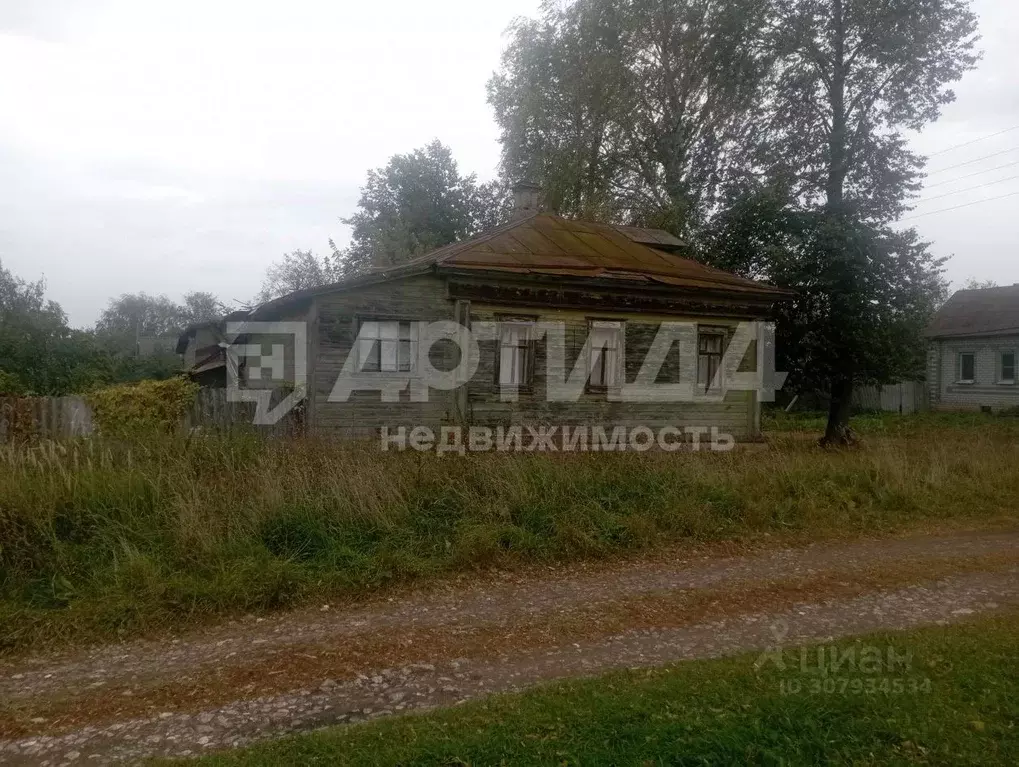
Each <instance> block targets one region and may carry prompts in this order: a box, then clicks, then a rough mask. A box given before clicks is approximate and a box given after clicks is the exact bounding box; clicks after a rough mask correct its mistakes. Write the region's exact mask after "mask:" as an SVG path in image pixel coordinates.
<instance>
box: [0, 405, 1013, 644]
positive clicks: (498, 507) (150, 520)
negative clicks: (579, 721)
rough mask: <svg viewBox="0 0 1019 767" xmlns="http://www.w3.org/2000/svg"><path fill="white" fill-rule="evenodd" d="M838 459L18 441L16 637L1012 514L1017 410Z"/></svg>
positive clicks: (12, 542)
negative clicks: (667, 546) (565, 565)
mask: <svg viewBox="0 0 1019 767" xmlns="http://www.w3.org/2000/svg"><path fill="white" fill-rule="evenodd" d="M909 428H910V429H911V430H906V428H905V427H903V429H900V430H898V431H896V432H894V433H890V434H888V435H885V436H881V437H879V438H875V439H873V440H871V441H869V442H868V444H867V446H866V448H865V449H862V450H854V451H846V452H824V451H821V450H818V449H817V448H815V447H814V446H813V444H812V443H811V442H810V441H808V440H804V439H802V438H801V437H800V436H799V435H777V436H776V437H775V438H774V439H773V440H772V443H771V445H770V446H768V447H767V448H763V449H759V450H757V449H755V450H748V451H746V452H743V451H736V452H733V453H727V454H710V453H698V454H690V453H686V454H665V453H622V454H620V453H610V454H604V453H601V454H570V455H562V454H558V455H550V454H524V455H520V454H515V455H508V454H494V455H490V454H485V455H469V456H466V457H462V458H461V457H456V456H447V457H443V458H437V457H435V456H428V455H420V454H416V453H380V452H379V451H378V450H377V449H376V447H375V446H374V445H372V446H370V447H366V448H358V447H352V446H349V445H348V446H343V445H336V444H329V443H316V442H313V441H299V442H276V443H269V444H266V443H262V442H259V441H257V440H255V439H253V438H252V439H246V438H240V437H235V438H232V439H226V438H215V437H206V438H202V439H198V440H192V441H190V442H185V441H181V440H173V439H162V440H160V439H156V440H153V441H151V442H149V443H146V444H144V445H135V446H133V447H130V448H129V447H125V446H123V445H115V444H103V443H101V442H91V443H83V444H68V445H52V444H50V445H44V446H39V447H35V448H20V449H15V448H0V651H2V650H4V649H7V650H10V649H16V648H19V647H25V646H29V645H34V644H37V643H39V642H44V641H52V640H71V639H73V640H78V641H81V640H94V639H104V638H107V637H111V636H114V637H116V636H128V635H132V634H138V633H143V632H152V631H160V630H163V629H166V628H170V627H172V628H179V627H181V626H184V625H187V624H188V623H194V622H198V621H202V620H207V619H209V618H212V617H216V616H223V615H230V614H238V613H244V612H253V611H264V610H272V609H279V608H284V607H289V606H293V605H297V604H300V603H302V602H304V601H306V600H310V599H319V598H322V597H325V596H337V595H339V596H342V595H344V594H360V593H364V592H365V591H367V590H370V589H375V588H379V587H382V586H386V585H388V584H392V583H396V582H403V581H408V580H410V579H414V578H421V577H427V576H432V575H436V574H441V573H447V572H454V571H465V570H471V569H476V568H483V567H488V566H500V567H506V566H514V565H518V564H526V563H531V562H536V561H553V560H555V561H567V560H571V559H578V558H590V557H604V556H611V555H613V554H616V553H618V552H624V551H628V550H636V549H641V548H646V547H651V546H656V545H661V544H663V543H668V542H675V541H684V540H692V541H698V542H701V541H717V540H739V539H743V540H750V539H757V538H759V537H760V536H761V535H762V534H768V535H770V536H773V537H774V538H788V537H798V538H803V537H815V538H822V537H830V536H845V535H849V536H851V535H856V534H860V533H867V534H876V533H882V532H887V531H892V530H898V529H902V528H904V527H909V526H912V525H918V524H926V523H928V522H942V521H945V520H952V521H953V522H954V521H959V520H961V521H964V522H967V523H969V522H975V523H978V522H979V521H980V520H986V519H990V518H994V517H1000V516H1002V515H1006V516H1007V515H1013V516H1014V515H1015V514H1016V510H1015V503H1014V499H1015V497H1016V495H1017V494H1019V474H1017V473H1016V472H1015V471H1014V466H1015V464H1016V460H1017V458H1019V445H1017V440H1016V435H1017V434H1019V430H1017V428H1016V425H1015V424H1013V423H1012V422H1005V421H1004V420H1003V421H1001V422H1000V423H999V422H996V423H995V424H993V425H991V426H980V427H978V428H973V427H961V426H960V427H948V426H944V425H940V424H936V425H931V424H930V423H927V422H919V423H918V424H917V425H916V426H913V427H909Z"/></svg>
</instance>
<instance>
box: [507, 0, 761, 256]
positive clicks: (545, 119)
mask: <svg viewBox="0 0 1019 767" xmlns="http://www.w3.org/2000/svg"><path fill="white" fill-rule="evenodd" d="M770 11H771V3H769V2H767V1H766V0H729V2H716V1H715V0H675V1H673V2H662V1H661V0H632V2H626V3H619V2H616V0H575V2H572V3H568V4H565V5H563V4H559V3H551V2H549V3H546V4H545V5H543V6H542V13H541V17H540V18H539V19H535V20H523V21H520V22H518V23H517V24H516V25H514V27H513V28H512V30H511V42H510V45H509V47H508V48H507V49H506V51H505V53H504V55H503V60H502V67H501V69H500V71H499V72H498V73H497V74H496V75H495V76H494V77H493V78H492V80H491V81H490V82H489V86H488V88H489V102H490V103H491V104H492V106H493V108H494V110H495V117H496V122H497V123H498V124H499V127H500V129H501V141H502V148H503V157H502V164H503V173H504V175H505V176H506V177H507V178H510V179H514V180H516V179H522V178H528V179H532V180H536V181H539V182H540V183H541V184H542V185H543V187H544V189H545V194H546V199H547V202H548V204H549V205H550V206H551V207H552V208H553V209H556V210H558V211H560V212H562V213H564V214H566V215H574V216H578V217H582V218H597V219H605V220H619V221H626V222H634V223H644V224H647V225H653V226H660V227H664V228H666V229H669V230H670V231H672V232H673V233H675V234H678V235H681V236H689V235H690V234H691V232H693V231H696V229H697V228H698V227H699V226H701V225H702V224H703V223H704V222H705V221H706V220H707V219H708V218H709V217H710V214H711V212H712V211H713V210H714V209H715V207H716V206H717V204H718V202H719V199H720V196H721V194H722V192H723V190H724V189H725V188H726V187H727V186H728V185H731V184H733V183H734V182H735V180H737V179H738V178H740V177H741V176H742V174H743V171H744V168H745V167H746V166H747V165H748V163H749V161H750V158H751V157H752V154H753V151H754V149H755V147H756V146H757V140H758V137H759V134H760V133H761V132H762V130H763V128H764V124H765V121H763V120H762V119H761V114H762V113H763V111H764V104H765V98H766V96H767V89H766V87H765V85H766V82H765V81H766V78H768V77H769V74H770V72H771V69H772V66H773V64H772V62H773V57H774V52H773V51H772V50H770V49H769V48H768V46H767V45H765V35H766V31H767V25H768V23H769V19H770Z"/></svg>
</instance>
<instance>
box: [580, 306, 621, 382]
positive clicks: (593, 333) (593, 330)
mask: <svg viewBox="0 0 1019 767" xmlns="http://www.w3.org/2000/svg"><path fill="white" fill-rule="evenodd" d="M623 328H624V324H623V322H622V321H621V320H588V323H587V337H588V355H587V388H588V391H596V392H602V391H608V390H610V389H616V388H619V387H620V386H621V385H622V383H623V359H624V356H625V350H624V348H623V345H624V342H625V337H626V336H625V333H624V332H623ZM600 338H604V339H606V340H607V341H609V342H611V341H612V340H614V341H615V343H614V344H612V343H608V344H605V343H602V341H601V340H599V339H600ZM596 372H597V374H598V379H600V380H598V381H596V380H595V373H596Z"/></svg>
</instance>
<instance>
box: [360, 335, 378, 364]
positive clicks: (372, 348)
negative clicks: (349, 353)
mask: <svg viewBox="0 0 1019 767" xmlns="http://www.w3.org/2000/svg"><path fill="white" fill-rule="evenodd" d="M357 353H358V359H359V360H361V370H378V369H379V342H378V341H373V340H372V339H370V338H367V339H361V340H360V341H358V352H357Z"/></svg>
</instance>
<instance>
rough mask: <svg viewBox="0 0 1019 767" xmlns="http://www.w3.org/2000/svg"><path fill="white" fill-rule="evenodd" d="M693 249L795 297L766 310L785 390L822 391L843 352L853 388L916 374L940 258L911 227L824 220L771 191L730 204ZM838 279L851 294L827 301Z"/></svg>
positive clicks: (934, 302)
mask: <svg viewBox="0 0 1019 767" xmlns="http://www.w3.org/2000/svg"><path fill="white" fill-rule="evenodd" d="M701 247H703V248H704V249H705V250H707V251H710V253H711V254H712V259H711V260H712V262H713V263H714V264H715V265H717V266H719V267H721V268H725V269H729V270H731V271H735V272H737V273H740V274H745V275H747V276H751V277H756V278H764V279H767V280H769V281H770V282H772V283H774V284H777V285H780V286H783V287H790V288H793V289H794V290H795V291H796V296H795V298H793V299H791V300H788V301H783V302H780V303H779V304H778V306H777V308H776V312H777V318H776V319H777V321H778V322H777V330H778V337H777V339H776V340H777V342H778V345H777V351H778V359H777V364H778V367H779V369H780V370H785V371H788V372H789V379H788V381H787V384H786V385H787V387H789V388H790V389H792V390H794V391H824V392H827V391H829V390H830V389H829V387H830V385H831V374H832V371H833V370H837V369H838V368H839V366H840V364H841V362H842V359H843V357H844V356H846V355H852V357H853V359H854V380H855V381H857V382H859V383H892V382H896V381H901V380H915V379H918V378H920V377H922V375H923V372H924V359H925V346H924V340H923V329H924V328H925V327H926V326H927V324H928V322H929V320H930V317H931V315H932V314H933V312H934V311H935V310H936V308H937V307H938V306H939V305H940V303H941V302H942V301H943V300H944V297H945V295H946V288H947V284H946V282H945V280H944V277H943V265H944V261H945V259H939V258H935V257H934V256H933V255H932V254H931V252H930V249H929V247H928V245H927V243H924V242H921V241H920V240H919V239H918V238H917V235H916V232H914V231H913V230H907V231H894V230H892V229H890V228H888V227H886V226H883V225H880V224H875V223H873V222H867V221H864V220H863V219H862V218H861V217H860V216H858V215H856V216H848V215H847V216H843V217H833V216H830V215H828V214H827V212H826V211H825V210H824V209H823V208H816V207H815V208H810V209H806V208H803V207H801V206H797V205H795V204H794V201H793V200H792V199H791V198H790V197H789V196H788V195H783V194H781V193H779V192H777V191H776V190H774V189H772V190H768V191H761V192H759V193H758V194H756V195H748V196H744V197H742V198H740V199H739V200H737V201H736V202H734V204H733V205H732V206H731V207H729V208H728V209H726V210H725V211H724V212H723V213H722V214H720V215H719V216H718V217H717V218H716V220H715V221H714V222H713V224H712V229H711V231H710V233H709V236H708V237H707V238H706V239H705V241H704V242H702V243H701ZM847 282H851V283H852V284H853V285H854V286H856V290H854V291H853V292H852V293H850V294H848V295H843V296H837V297H833V295H832V285H834V284H844V283H847ZM861 339H865V342H862V341H861Z"/></svg>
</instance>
